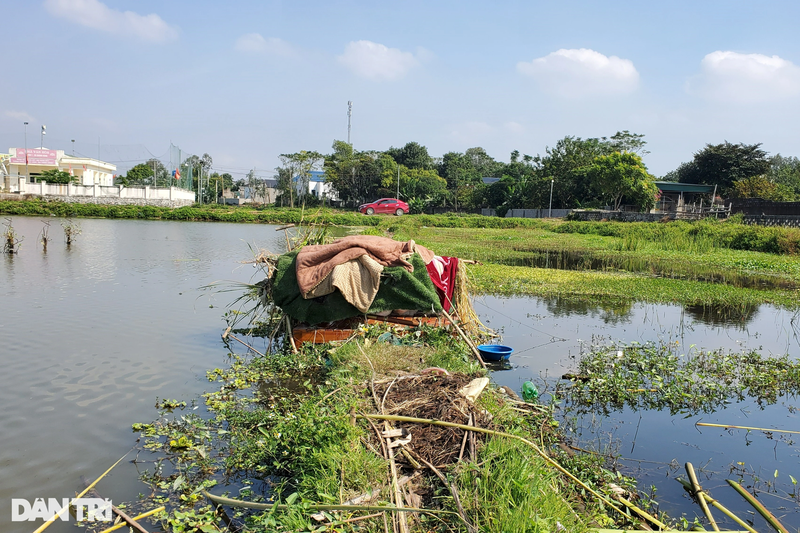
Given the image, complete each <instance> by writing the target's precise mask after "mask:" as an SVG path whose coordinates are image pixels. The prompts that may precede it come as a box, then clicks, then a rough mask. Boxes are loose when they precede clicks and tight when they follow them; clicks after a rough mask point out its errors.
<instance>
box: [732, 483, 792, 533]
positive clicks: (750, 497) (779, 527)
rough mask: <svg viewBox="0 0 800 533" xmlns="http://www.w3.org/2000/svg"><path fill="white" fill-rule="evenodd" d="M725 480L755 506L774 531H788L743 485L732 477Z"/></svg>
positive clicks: (784, 532)
mask: <svg viewBox="0 0 800 533" xmlns="http://www.w3.org/2000/svg"><path fill="white" fill-rule="evenodd" d="M725 481H727V482H728V485H730V486H731V487H733V488H734V490H735V491H736V492H738V493H739V494H741V496H742V498H744V499H745V500H747V503H749V504H750V505H752V506H753V507H755V509H756V511H758V512H759V514H760V515H761V516H763V517H764V519H765V520H766V521H767V522H769V525H771V526H772V527H773V528H774V529H775V531H777V532H778V533H789V531H787V529H786V528H785V527H783V524H781V523H780V522H778V519H777V518H775V515H774V514H772V513H770V512H769V510H768V509H767V508H766V507H764V506H763V505H762V504H761V502H760V501H758V500H756V499H755V498H754V497H753V495H752V494H750V493H749V492H747V491H746V490H744V487H742V486H741V485H739V484H738V483H737V482H735V481H734V480H732V479H726V480H725Z"/></svg>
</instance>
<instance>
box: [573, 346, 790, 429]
mask: <svg viewBox="0 0 800 533" xmlns="http://www.w3.org/2000/svg"><path fill="white" fill-rule="evenodd" d="M560 389H561V390H560V391H559V392H558V394H559V396H560V397H562V398H563V399H564V400H565V401H566V402H567V404H568V405H569V406H570V407H572V408H576V409H579V410H591V409H597V410H600V411H601V412H604V413H606V414H607V413H609V412H610V411H614V410H621V409H622V408H623V407H626V406H627V407H629V408H631V409H633V410H645V409H656V410H660V409H668V410H669V411H670V413H671V414H676V413H683V414H698V413H708V412H712V411H714V410H715V409H717V408H718V407H719V406H720V405H721V404H722V403H724V402H735V401H742V400H744V399H745V398H753V399H754V400H756V402H757V403H758V404H759V405H760V406H762V407H763V406H764V405H769V404H773V403H775V402H776V401H777V399H778V398H779V397H781V396H784V395H787V394H797V393H798V392H800V363H798V362H797V361H792V360H790V359H789V357H788V356H780V357H766V356H762V355H761V354H759V353H758V352H757V351H752V350H751V351H742V352H738V353H737V352H729V351H724V350H714V351H703V350H696V351H691V352H690V353H687V354H681V353H679V352H678V345H677V344H676V343H663V342H662V343H645V344H638V343H632V344H628V345H621V346H616V345H612V346H594V347H592V349H591V350H590V351H589V353H587V354H585V355H584V356H583V357H581V359H580V361H579V363H578V371H577V373H576V376H575V378H574V383H573V384H572V386H568V387H566V388H564V387H560Z"/></svg>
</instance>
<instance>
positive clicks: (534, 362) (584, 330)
mask: <svg viewBox="0 0 800 533" xmlns="http://www.w3.org/2000/svg"><path fill="white" fill-rule="evenodd" d="M46 220H47V221H48V222H50V223H51V226H50V234H51V242H50V244H49V246H48V251H47V252H46V253H44V252H43V251H42V248H41V245H39V244H38V243H37V241H38V235H39V233H40V232H41V231H42V228H43V226H44V224H43V222H42V220H41V219H39V218H29V217H13V225H14V228H15V230H16V231H17V232H18V233H19V234H20V235H22V236H24V237H25V240H24V242H23V246H22V248H21V251H20V253H19V254H17V255H14V256H9V255H5V256H2V255H0V361H2V364H3V373H2V377H0V384H2V387H0V400H1V401H2V404H3V406H4V409H3V410H2V412H0V427H2V428H3V433H2V434H3V436H2V444H3V445H2V447H0V467H2V469H1V470H0V472H2V474H3V475H2V476H1V477H0V502H3V503H2V506H3V508H4V509H5V510H4V511H0V531H3V532H11V533H18V532H19V533H22V532H29V531H31V530H32V529H34V528H32V527H31V526H30V524H26V523H12V522H11V513H10V510H9V507H10V500H11V499H12V498H24V499H27V500H29V501H32V500H33V499H34V498H37V497H44V498H59V499H60V498H65V497H69V496H72V495H74V494H75V493H76V492H78V491H80V490H81V489H82V488H83V485H82V482H81V476H85V477H86V478H87V479H93V478H95V477H97V476H98V475H100V474H101V473H102V472H104V471H105V470H106V469H107V468H108V467H109V466H111V464H113V463H114V462H115V461H116V460H117V459H119V458H120V457H121V456H123V455H124V454H125V453H126V452H128V451H129V450H130V449H131V447H132V446H133V445H134V441H135V438H136V434H134V433H133V432H132V431H131V429H130V425H131V423H133V422H149V421H151V420H153V419H154V418H155V417H156V416H157V412H156V410H155V408H154V404H155V401H156V398H162V399H163V398H174V399H177V400H183V401H186V402H188V403H191V402H192V401H193V400H196V399H197V398H198V397H199V395H200V394H202V393H203V392H204V391H206V390H207V389H209V386H208V383H207V381H206V378H205V373H206V370H207V369H212V368H215V367H218V366H222V365H225V364H226V362H227V353H228V351H227V349H226V348H225V347H224V346H223V344H222V342H221V339H220V334H221V332H222V331H223V330H224V328H225V325H226V324H225V322H224V319H223V313H224V312H225V306H226V305H227V304H229V303H230V302H231V301H232V300H233V299H234V297H235V296H236V293H215V292H213V291H204V290H200V288H201V287H203V286H206V285H208V284H210V283H213V282H214V281H218V280H233V281H240V282H247V281H253V280H251V279H250V278H251V276H252V275H253V274H254V272H255V270H254V268H253V267H252V266H251V265H242V264H240V263H239V261H240V260H243V259H247V258H249V257H251V251H250V248H249V245H254V246H256V247H261V248H268V249H271V250H273V251H282V250H283V249H284V247H285V238H284V235H283V232H276V231H275V227H274V226H266V225H239V224H222V223H196V222H194V223H181V222H159V221H133V220H93V219H82V220H79V221H78V223H79V224H80V226H81V229H82V234H81V235H80V236H78V238H77V240H76V242H75V244H73V245H72V246H71V247H70V248H69V249H67V248H66V246H65V245H64V242H63V231H62V229H61V222H62V220H61V219H58V218H55V217H52V218H48V219H46ZM0 222H2V221H0ZM255 281H257V280H255ZM476 308H477V310H478V312H479V314H480V316H481V317H482V319H483V320H484V322H485V323H486V324H487V325H488V326H490V327H493V328H497V329H499V330H500V331H501V333H502V334H503V342H504V343H506V344H509V345H511V346H513V347H514V348H515V350H516V353H515V354H514V355H513V356H512V359H511V361H512V368H511V369H510V370H503V371H497V372H495V373H494V378H495V381H497V382H498V384H501V385H508V386H510V387H512V388H514V389H516V390H519V389H520V387H521V385H522V383H523V382H524V381H526V380H528V379H531V378H541V377H554V376H555V377H558V376H560V375H561V374H562V373H563V372H565V371H568V370H570V369H573V368H574V365H575V361H576V357H578V356H579V354H580V353H581V350H582V347H584V346H585V345H586V344H587V343H592V342H597V341H599V340H600V339H601V338H602V339H608V340H622V341H625V342H630V341H634V340H635V341H644V340H655V339H664V340H671V341H678V342H680V343H681V346H682V347H685V348H686V349H688V348H689V346H691V345H692V344H696V345H697V346H701V347H705V348H709V349H716V348H721V347H725V348H731V349H739V348H741V347H748V348H759V347H761V348H762V349H763V351H764V352H765V353H775V354H783V353H789V354H790V355H791V356H792V357H795V358H796V357H798V356H800V348H799V346H800V343H799V342H798V334H797V325H796V323H797V315H796V314H793V313H789V312H785V311H781V310H777V309H774V308H771V307H769V306H762V307H760V308H758V309H748V310H740V312H736V313H730V312H727V311H720V310H714V309H689V310H684V309H681V308H680V307H674V306H655V305H640V304H634V305H631V306H626V307H621V308H620V307H616V308H614V307H607V308H597V307H592V306H583V305H580V304H575V303H574V302H573V303H569V302H564V301H558V300H551V301H545V300H538V299H528V298H515V299H501V298H491V297H487V298H481V299H479V301H477V302H476ZM257 347H259V346H257ZM259 348H260V347H259ZM201 410H202V407H200V408H199V410H198V412H199V411H201ZM795 417H796V414H795V411H794V400H793V399H784V400H783V401H782V402H780V403H779V405H776V406H774V407H771V408H769V409H767V410H764V411H760V410H758V408H757V407H753V406H750V405H741V404H735V405H731V406H728V408H727V409H725V410H724V411H721V412H718V413H715V414H714V415H710V416H708V415H707V416H705V417H703V420H704V421H707V422H715V421H719V422H722V423H730V424H741V425H751V426H759V427H761V426H766V427H770V426H775V427H784V428H790V427H794V428H795V429H800V427H798V426H792V424H794V423H796V420H795ZM697 418H699V417H695V418H690V419H681V418H680V417H671V416H669V415H668V414H664V413H645V414H642V416H641V417H640V415H639V414H638V413H631V412H622V413H618V414H615V415H614V416H612V417H610V418H608V419H604V420H603V424H600V425H596V424H593V423H592V420H591V418H588V417H584V418H581V419H576V420H572V421H569V420H566V421H565V423H567V422H569V424H570V426H571V427H572V429H573V431H574V433H575V434H576V442H580V443H581V444H582V445H583V446H585V447H590V445H591V444H595V445H596V446H594V448H596V449H604V450H611V451H614V452H618V453H620V454H621V455H623V456H624V457H626V458H629V459H625V460H624V461H620V462H621V465H622V466H623V468H624V469H625V471H626V472H627V473H630V474H633V475H637V476H639V477H640V479H642V482H643V486H649V485H651V484H655V485H657V486H658V500H659V501H660V502H662V508H663V509H665V510H668V511H670V512H673V513H674V514H676V515H679V514H680V513H681V512H690V513H694V512H695V508H694V506H693V504H691V503H690V502H688V500H687V499H686V498H685V497H683V496H682V494H681V489H680V486H679V485H678V484H677V483H676V482H675V481H673V480H672V479H669V477H668V476H674V471H673V470H674V469H673V467H672V466H670V463H671V462H673V459H674V460H675V461H677V464H678V465H679V466H680V467H682V465H683V463H684V462H686V461H692V462H693V463H694V464H695V466H698V467H699V466H702V465H706V466H705V467H704V474H701V482H703V483H704V484H705V485H707V486H708V488H710V489H712V490H715V492H714V495H715V496H718V497H719V498H720V499H721V500H723V503H725V504H726V505H728V506H729V507H730V508H731V509H738V510H741V511H742V513H744V509H746V507H745V505H744V504H743V503H742V502H740V501H738V500H736V499H735V498H738V497H735V498H733V499H731V500H730V501H725V500H724V499H723V492H722V491H723V489H722V488H719V489H717V487H720V486H721V485H724V481H723V477H724V476H725V475H727V465H729V464H731V463H732V462H737V461H740V462H744V463H745V465H746V467H747V468H751V467H752V468H754V469H757V471H758V473H759V476H760V477H761V478H762V479H765V478H769V480H770V481H771V480H772V478H771V476H772V475H773V471H774V470H775V469H778V470H779V477H778V481H780V482H783V483H784V485H785V484H788V483H789V478H788V475H789V474H791V475H794V477H795V478H796V479H800V468H797V469H796V470H794V468H795V465H797V449H796V447H795V446H794V443H793V442H790V441H789V439H788V437H789V436H788V435H783V436H781V435H780V434H777V433H776V434H775V436H774V439H772V440H769V439H767V438H765V437H763V436H762V434H761V433H758V432H753V433H751V434H750V435H749V436H748V435H745V433H744V432H737V431H733V432H731V433H728V432H726V431H724V430H716V429H712V428H704V429H702V431H697V430H696V429H695V428H694V425H693V424H694V422H695V421H696V420H697ZM134 453H135V452H134ZM133 458H134V454H131V455H129V456H128V457H127V458H126V460H125V461H123V462H122V463H120V464H119V466H117V467H116V468H115V469H114V470H112V471H111V473H110V474H108V476H107V477H106V478H104V479H103V481H101V483H100V484H99V485H98V490H99V492H100V493H101V494H102V495H103V496H104V497H107V498H111V499H112V500H114V501H117V502H121V501H130V500H133V499H135V498H136V497H137V495H138V494H139V493H140V492H144V491H145V486H144V485H143V484H141V483H140V482H139V481H138V476H139V469H146V468H148V467H150V466H151V465H148V464H142V463H139V464H138V465H137V464H135V463H132V462H131V459H133ZM140 459H142V460H145V459H147V458H146V457H144V456H143V457H140ZM709 459H710V460H711V461H710V462H709ZM673 464H674V463H673ZM706 474H708V475H711V478H710V480H708V481H707V480H706V479H705V478H704V476H705V475H706ZM766 474H769V475H766ZM786 488H787V487H785V486H783V489H786ZM725 490H726V491H727V490H728V489H727V486H726V488H725ZM784 492H785V490H784ZM776 502H782V500H776V501H775V502H771V501H770V500H765V503H766V504H767V505H768V507H770V508H771V509H773V510H775V509H776V508H777V507H778V504H776ZM771 503H772V505H771ZM783 504H785V506H786V507H787V508H788V509H791V510H792V512H794V508H795V506H794V505H793V504H792V503H791V502H783ZM792 520H793V521H788V523H787V525H792V526H795V527H796V526H797V525H800V523H798V522H797V520H796V519H795V518H793V519H792ZM67 531H75V529H74V528H72V527H70V526H69V525H68V524H66V523H61V522H58V523H56V524H54V525H53V526H52V527H50V528H49V529H48V532H61V533H63V532H67Z"/></svg>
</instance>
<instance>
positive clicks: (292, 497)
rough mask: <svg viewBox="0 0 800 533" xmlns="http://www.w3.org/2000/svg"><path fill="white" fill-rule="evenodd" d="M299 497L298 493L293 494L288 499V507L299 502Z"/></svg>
mask: <svg viewBox="0 0 800 533" xmlns="http://www.w3.org/2000/svg"><path fill="white" fill-rule="evenodd" d="M298 496H299V494H297V493H296V492H293V493H291V494H290V495H289V496H288V497H287V498H286V505H292V504H293V503H294V502H295V501H296V500H297V498H298Z"/></svg>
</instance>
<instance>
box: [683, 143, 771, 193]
mask: <svg viewBox="0 0 800 533" xmlns="http://www.w3.org/2000/svg"><path fill="white" fill-rule="evenodd" d="M760 146H761V143H758V144H743V143H739V144H731V143H729V142H728V141H725V142H724V143H722V144H714V145H712V144H707V145H706V146H705V148H703V149H702V150H700V151H699V152H697V153H695V154H694V159H693V160H692V162H691V164H689V165H686V166H685V167H683V169H682V172H681V174H680V175H679V176H678V179H679V180H680V182H681V183H704V184H707V185H717V186H719V188H720V192H721V193H722V194H727V193H728V192H729V191H730V190H731V188H732V187H733V183H734V182H735V181H738V180H742V179H747V178H751V177H753V176H760V175H761V174H766V173H767V172H768V171H769V168H770V160H769V158H768V157H767V152H765V151H764V150H762V149H761V148H760Z"/></svg>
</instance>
